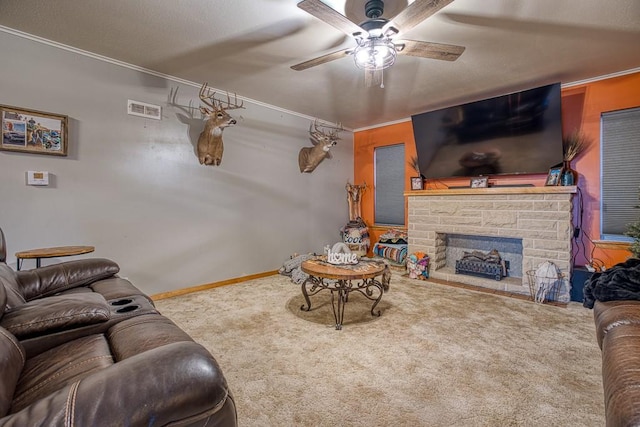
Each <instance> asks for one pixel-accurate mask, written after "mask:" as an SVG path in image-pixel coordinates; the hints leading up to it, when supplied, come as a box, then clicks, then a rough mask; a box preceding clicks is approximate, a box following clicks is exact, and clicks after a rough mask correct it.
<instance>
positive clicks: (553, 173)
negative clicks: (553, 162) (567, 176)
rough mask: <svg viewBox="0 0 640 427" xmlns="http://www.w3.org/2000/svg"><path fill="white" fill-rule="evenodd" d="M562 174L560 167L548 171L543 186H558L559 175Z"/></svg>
mask: <svg viewBox="0 0 640 427" xmlns="http://www.w3.org/2000/svg"><path fill="white" fill-rule="evenodd" d="M561 174H562V166H556V167H553V168H551V169H549V174H548V175H547V182H545V183H544V185H560V175H561Z"/></svg>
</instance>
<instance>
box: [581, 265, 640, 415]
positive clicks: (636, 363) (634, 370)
mask: <svg viewBox="0 0 640 427" xmlns="http://www.w3.org/2000/svg"><path fill="white" fill-rule="evenodd" d="M584 293H585V301H584V305H585V307H588V308H593V315H594V320H595V326H596V337H597V341H598V345H599V346H600V349H601V350H602V384H603V389H604V404H605V416H606V425H607V426H608V427H618V426H640V260H638V259H629V260H628V261H626V262H624V263H620V264H618V265H616V266H613V267H612V268H610V269H608V270H607V271H605V272H602V273H596V274H594V275H593V276H592V277H591V279H589V280H588V281H587V283H586V284H585V287H584Z"/></svg>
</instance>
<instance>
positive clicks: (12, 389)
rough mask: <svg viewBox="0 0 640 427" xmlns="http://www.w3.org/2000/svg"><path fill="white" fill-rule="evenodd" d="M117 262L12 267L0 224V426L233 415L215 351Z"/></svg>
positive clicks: (202, 420)
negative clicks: (128, 277) (192, 335)
mask: <svg viewBox="0 0 640 427" xmlns="http://www.w3.org/2000/svg"><path fill="white" fill-rule="evenodd" d="M118 271H119V267H118V265H117V264H116V263H114V262H113V261H110V260H107V259H83V260H77V261H68V262H63V263H60V264H56V265H51V266H45V267H41V268H36V269H34V270H27V271H14V270H13V269H11V268H10V267H9V266H8V265H7V264H6V246H5V241H4V235H3V234H2V230H0V426H90V425H100V426H166V425H171V426H236V425H237V415H236V407H235V403H234V400H233V396H232V394H231V392H230V390H229V387H228V385H227V382H226V380H225V378H224V375H223V373H222V371H221V369H220V367H219V366H218V364H217V362H216V360H215V359H214V358H213V356H212V355H211V354H210V353H209V352H208V351H207V350H206V349H205V348H204V347H203V346H201V345H200V344H198V343H196V342H194V341H193V340H192V339H191V338H190V337H189V335H188V334H186V333H185V332H184V331H182V330H181V329H180V328H178V327H177V326H176V325H175V324H174V323H173V322H172V321H171V320H169V319H168V318H166V317H164V316H162V315H161V314H160V313H158V311H157V310H156V309H155V307H154V305H153V302H152V301H151V299H149V298H148V297H147V296H146V295H145V294H144V293H142V292H141V291H140V290H138V289H137V288H136V287H135V286H134V285H133V284H131V282H129V281H128V280H125V279H123V278H120V277H118V276H117V273H118Z"/></svg>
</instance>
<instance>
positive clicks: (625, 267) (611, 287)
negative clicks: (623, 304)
mask: <svg viewBox="0 0 640 427" xmlns="http://www.w3.org/2000/svg"><path fill="white" fill-rule="evenodd" d="M596 300H598V301H616V300H640V259H638V258H629V259H628V260H627V261H625V262H622V263H620V264H616V265H614V266H613V267H611V268H609V269H608V270H606V271H603V272H600V273H594V274H593V275H592V276H591V278H590V279H589V280H587V282H586V283H585V285H584V302H583V303H582V305H583V306H585V307H586V308H593V304H594V303H595V302H596Z"/></svg>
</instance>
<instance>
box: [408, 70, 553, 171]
mask: <svg viewBox="0 0 640 427" xmlns="http://www.w3.org/2000/svg"><path fill="white" fill-rule="evenodd" d="M560 97H561V95H560V83H554V84H551V85H547V86H541V87H538V88H534V89H529V90H524V91H521V92H516V93H511V94H508V95H502V96H498V97H495V98H489V99H485V100H482V101H476V102H470V103H467V104H462V105H456V106H453V107H448V108H443V109H441V110H435V111H430V112H427V113H422V114H417V115H415V116H412V117H411V121H412V124H413V133H414V137H415V141H416V150H417V153H418V164H419V166H420V173H421V174H422V175H423V176H424V177H425V178H427V179H437V178H450V177H471V176H491V175H517V174H535V173H547V172H548V171H549V168H550V167H552V166H555V165H557V164H559V163H561V162H562V154H563V153H562V114H561V101H560Z"/></svg>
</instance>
